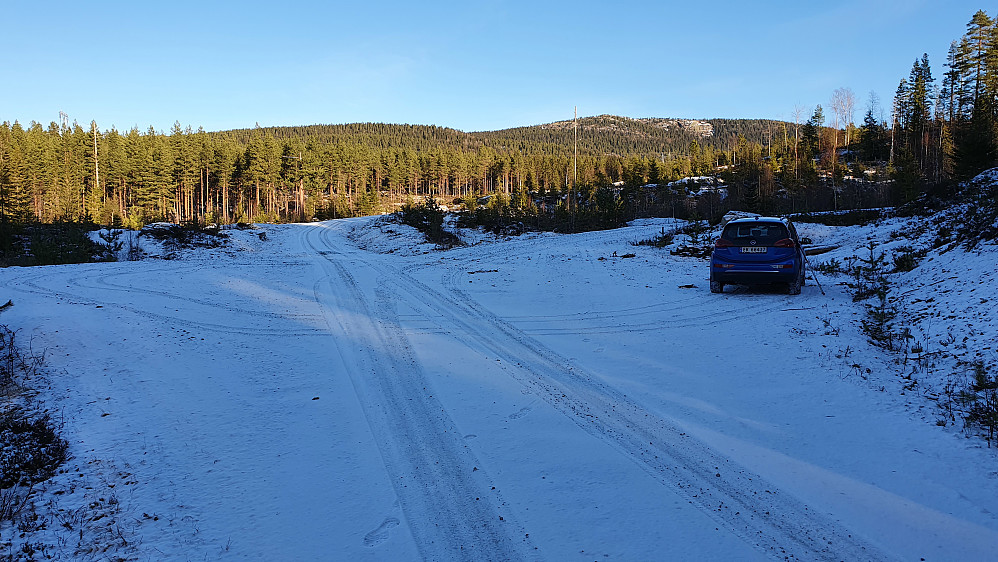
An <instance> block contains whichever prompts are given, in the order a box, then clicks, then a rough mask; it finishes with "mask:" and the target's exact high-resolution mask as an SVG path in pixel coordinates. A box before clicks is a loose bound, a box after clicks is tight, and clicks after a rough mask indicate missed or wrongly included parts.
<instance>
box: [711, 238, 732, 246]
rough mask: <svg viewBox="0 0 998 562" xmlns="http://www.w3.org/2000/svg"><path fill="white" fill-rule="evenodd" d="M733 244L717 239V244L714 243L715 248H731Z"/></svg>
mask: <svg viewBox="0 0 998 562" xmlns="http://www.w3.org/2000/svg"><path fill="white" fill-rule="evenodd" d="M733 246H734V244H732V243H731V241H730V240H725V239H724V238H718V239H717V242H714V247H715V248H731V247H733Z"/></svg>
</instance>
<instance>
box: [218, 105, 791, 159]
mask: <svg viewBox="0 0 998 562" xmlns="http://www.w3.org/2000/svg"><path fill="white" fill-rule="evenodd" d="M784 125H785V124H784V123H783V122H781V121H772V120H765V119H703V120H694V119H667V118H643V119H634V118H630V117H619V116H615V115H600V116H596V117H582V118H580V119H579V120H578V143H579V152H580V153H583V154H591V155H619V156H628V155H637V154H641V155H650V154H666V153H669V154H688V152H689V147H690V144H691V143H692V142H693V141H694V140H695V141H697V142H698V143H699V144H700V145H701V146H707V145H710V146H714V147H715V148H718V149H721V150H725V149H728V148H730V147H732V146H734V145H735V144H736V143H737V140H738V137H739V136H743V137H745V139H746V140H747V141H749V142H751V143H758V144H760V145H768V144H770V142H771V140H772V137H773V136H775V135H777V134H779V135H782V134H783V130H784ZM261 132H262V133H264V134H267V135H272V136H273V137H274V138H275V139H277V140H278V141H283V140H292V139H294V140H298V141H301V142H303V143H305V144H307V143H309V142H312V143H316V144H337V143H350V144H360V145H366V146H370V147H372V148H379V149H389V148H392V149H407V150H417V151H427V150H433V149H438V148H444V147H446V148H455V149H460V150H464V151H469V150H470V151H474V150H477V149H478V148H480V147H491V148H494V149H498V150H501V151H505V150H513V151H516V152H519V153H521V154H532V153H543V154H564V153H566V152H571V151H572V150H573V147H574V144H575V130H574V123H573V121H572V120H567V121H558V122H555V123H547V124H543V125H533V126H529V127H516V128H512V129H503V130H498V131H480V132H470V133H468V132H463V131H459V130H456V129H451V128H447V127H438V126H432V125H397V124H385V123H350V124H345V125H307V126H296V127H260V128H256V129H237V130H231V131H222V132H218V133H212V134H214V135H217V136H221V137H229V138H232V139H233V140H235V141H237V142H239V143H240V144H243V145H245V144H248V143H249V142H250V140H251V139H252V137H253V136H254V134H259V133H261Z"/></svg>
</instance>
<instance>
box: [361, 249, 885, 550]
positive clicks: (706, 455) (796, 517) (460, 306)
mask: <svg viewBox="0 0 998 562" xmlns="http://www.w3.org/2000/svg"><path fill="white" fill-rule="evenodd" d="M359 259H362V258H359ZM368 266H370V267H374V268H375V269H378V270H380V272H381V277H380V282H381V283H384V284H390V285H393V286H394V287H395V289H396V290H397V291H400V292H402V293H408V294H409V296H410V300H411V302H413V303H421V305H422V306H424V307H425V308H427V309H428V313H429V314H430V315H433V316H434V317H435V319H436V321H437V322H439V323H440V324H441V325H442V326H447V327H449V331H451V332H452V333H454V334H460V337H461V341H464V342H467V341H474V342H476V344H477V346H478V347H479V349H480V350H483V352H484V353H487V354H489V355H495V356H498V357H500V358H501V359H502V361H503V363H504V364H505V365H507V367H509V368H508V370H507V372H509V373H510V374H511V375H512V376H513V377H514V378H515V379H516V380H518V381H519V382H520V383H521V384H523V385H524V386H526V387H527V388H529V389H530V390H531V391H532V392H533V393H534V394H536V395H537V396H539V397H541V398H542V399H544V400H545V401H546V402H548V403H549V404H550V405H551V406H553V407H554V408H555V409H557V410H558V411H560V412H562V413H563V414H564V415H566V416H568V417H569V418H570V419H572V420H573V421H574V422H575V423H576V424H577V425H579V426H580V427H581V428H582V429H584V430H585V431H587V432H588V433H590V434H591V435H594V436H596V437H597V438H599V439H601V440H604V441H606V442H607V443H609V444H610V445H612V446H613V447H615V448H616V449H617V450H619V451H621V452H622V453H624V454H626V455H628V456H629V457H630V458H631V459H632V460H634V461H635V462H636V463H638V465H639V466H641V467H642V468H643V469H644V470H645V471H647V472H648V473H650V474H651V475H652V476H654V477H655V478H656V479H657V480H658V481H659V482H661V483H662V484H663V485H665V486H667V487H669V488H670V489H672V490H673V491H675V492H677V493H679V494H680V495H681V496H683V497H685V498H686V499H687V500H688V501H689V502H690V504H692V505H695V506H696V507H698V508H699V509H700V510H701V511H703V512H704V513H705V514H707V515H708V516H709V517H711V518H712V519H713V520H714V521H716V522H717V523H718V524H720V525H723V526H724V527H726V528H727V529H729V530H730V531H731V532H733V533H734V534H736V535H737V536H740V537H741V538H742V539H743V540H745V541H746V542H747V543H748V544H750V545H752V546H754V547H756V548H757V549H759V550H761V551H763V552H766V553H768V554H770V555H772V556H774V557H780V558H785V559H803V560H885V559H888V558H887V556H886V555H884V554H883V553H882V552H880V551H879V550H878V549H877V548H876V547H875V546H873V545H872V544H870V543H868V542H867V541H865V540H864V539H862V538H860V537H857V536H854V535H853V534H851V533H850V531H849V530H848V529H845V528H843V527H841V526H840V525H838V524H837V523H836V522H834V521H832V520H831V519H830V518H829V517H828V516H824V515H822V514H819V513H816V512H814V511H813V510H811V509H810V508H809V507H808V506H807V505H806V504H804V503H802V502H801V501H799V500H798V499H797V498H796V497H794V496H793V495H790V494H787V493H784V492H782V491H781V490H779V489H778V488H777V487H776V486H774V485H773V484H771V483H769V482H767V481H765V480H764V479H763V478H762V477H760V476H759V475H757V474H754V473H752V472H751V471H749V470H747V469H745V468H744V467H742V466H740V465H738V464H737V463H735V462H733V461H731V460H730V459H728V458H727V457H725V456H724V455H722V454H719V453H718V452H716V451H714V450H712V449H711V448H710V447H708V446H706V445H705V444H703V443H701V442H700V441H698V440H696V439H694V438H692V437H690V436H688V435H686V434H685V433H684V432H682V431H681V430H680V429H679V428H678V427H677V426H675V425H673V424H672V423H671V422H669V421H668V420H665V419H662V418H660V417H658V416H656V415H655V414H653V413H651V412H648V411H647V410H645V409H644V408H642V407H641V406H640V405H639V404H637V403H635V402H634V401H632V400H631V399H629V398H628V397H627V396H626V395H624V394H623V393H621V392H620V391H618V390H616V389H614V388H613V387H611V386H608V385H606V384H605V383H603V382H601V381H600V380H599V379H598V377H596V376H595V375H592V374H590V373H587V372H586V371H585V370H583V369H581V368H579V367H577V366H575V365H573V364H572V363H571V362H570V361H568V360H567V359H565V358H563V357H560V356H559V355H558V354H557V353H555V352H554V351H553V350H551V349H548V348H547V347H545V346H544V345H543V344H541V343H540V342H538V341H536V340H534V339H533V338H531V337H529V336H528V335H526V334H524V333H523V332H521V331H520V330H518V329H516V328H515V327H513V326H512V325H510V324H509V323H507V322H505V321H504V320H502V319H501V318H499V317H498V316H496V315H495V314H492V313H491V312H489V311H488V310H486V309H484V308H483V307H481V306H480V305H478V304H477V303H476V302H475V301H474V300H473V299H472V298H471V297H470V296H469V295H467V294H466V293H464V292H462V291H460V290H457V289H453V288H452V294H451V295H448V294H443V293H441V292H439V291H437V290H435V289H433V288H431V287H429V286H427V285H426V284H424V283H422V282H421V281H419V280H417V279H415V278H413V277H410V276H409V275H407V274H406V273H405V272H403V271H400V270H397V269H394V268H390V267H388V266H386V265H378V264H373V263H368ZM727 318H730V317H727ZM712 321H713V320H711V321H708V322H704V324H709V323H710V322H712Z"/></svg>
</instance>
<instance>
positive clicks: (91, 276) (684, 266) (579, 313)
mask: <svg viewBox="0 0 998 562" xmlns="http://www.w3.org/2000/svg"><path fill="white" fill-rule="evenodd" d="M912 220H916V219H912ZM906 224H907V223H905V222H904V221H898V222H896V223H893V224H887V225H880V226H876V227H851V228H832V227H823V226H818V225H799V228H800V230H801V235H802V236H809V237H811V238H813V239H814V241H815V244H826V245H829V246H837V247H838V249H837V250H835V251H834V252H833V253H832V254H829V255H828V256H823V257H822V258H821V259H826V258H828V257H829V256H838V257H839V259H844V258H845V257H847V256H850V255H856V254H861V252H862V251H863V250H862V248H863V246H864V245H865V244H866V243H867V240H869V239H877V240H879V242H878V243H884V244H888V242H889V233H890V232H891V231H892V230H894V229H898V228H906V226H905V225H906ZM671 226H672V221H669V220H645V221H636V222H634V223H632V225H631V226H629V227H627V228H622V229H618V230H613V231H606V232H594V233H585V234H576V235H557V234H533V235H526V236H523V237H519V238H513V239H504V240H498V239H495V238H492V237H490V236H487V235H481V234H478V235H477V238H476V239H474V241H475V242H477V243H475V244H473V245H469V246H467V247H462V248H457V249H453V250H450V251H446V252H441V251H434V250H433V249H432V246H430V245H426V244H420V243H419V235H418V233H416V232H415V231H413V230H411V229H409V228H407V227H403V226H399V225H393V224H390V223H386V222H384V221H383V220H382V219H375V218H366V219H351V220H339V221H330V222H324V223H315V224H299V225H282V226H265V227H260V228H261V229H262V230H260V231H245V232H239V231H233V240H232V243H231V245H230V246H229V247H228V248H220V249H213V250H201V251H188V252H186V253H181V255H179V256H174V257H177V259H169V260H168V259H146V260H143V261H136V262H118V263H101V264H87V265H71V266H52V267H36V268H9V269H4V270H0V284H2V286H3V287H4V289H5V294H4V296H3V297H2V298H0V300H6V299H7V298H11V299H13V301H14V303H15V306H14V307H12V308H11V309H9V310H7V311H6V312H4V314H3V317H2V320H3V322H4V323H6V324H8V325H9V326H11V327H12V328H15V329H18V330H20V332H19V334H20V337H21V339H22V340H30V344H31V347H32V349H33V350H35V351H36V352H44V354H45V357H46V362H47V363H46V364H47V373H48V375H47V377H48V379H47V380H48V385H49V387H50V388H48V389H46V390H45V395H46V396H48V398H47V399H46V400H47V405H48V407H49V408H50V409H51V411H52V412H54V413H55V415H56V417H57V418H58V419H60V420H62V421H63V424H64V426H63V431H64V434H65V436H66V438H67V439H68V440H69V441H70V443H71V452H72V454H73V457H74V458H73V459H72V460H71V461H70V463H68V464H67V467H66V468H67V470H66V471H64V473H62V474H60V475H58V476H57V477H56V478H54V479H52V480H51V481H49V482H47V483H46V484H45V486H44V489H43V490H39V491H38V492H37V493H38V494H41V496H40V497H46V498H49V499H50V500H51V501H50V503H49V504H48V506H49V507H48V508H49V509H50V510H51V512H52V513H61V514H62V515H57V516H55V517H56V519H55V521H56V524H53V525H50V526H49V528H48V529H43V530H39V531H37V533H36V535H34V537H35V539H36V540H41V541H42V542H44V541H48V543H49V544H52V545H63V546H64V547H65V548H66V551H65V552H64V553H63V554H62V555H63V556H64V557H66V558H72V557H74V556H78V557H81V558H87V557H91V558H95V559H103V558H104V557H106V556H110V555H111V553H113V554H114V556H123V557H126V558H132V559H140V560H159V559H177V560H184V559H190V560H195V559H196V560H202V559H247V558H248V559H258V560H321V559H327V560H330V559H339V560H420V559H425V560H450V559H467V560H519V559H527V560H580V561H581V560H600V561H603V560H755V559H758V560H763V559H773V558H778V559H783V558H790V559H801V560H833V559H834V560H892V559H900V560H919V559H925V560H988V559H991V560H993V559H995V556H998V554H996V545H998V477H996V476H998V474H996V456H995V454H994V450H993V449H991V450H989V449H987V448H986V444H985V442H984V441H983V440H981V439H979V438H977V437H976V436H970V437H968V436H966V435H965V434H964V433H963V432H962V431H960V429H959V428H958V427H954V426H953V424H949V425H947V426H946V427H941V426H939V425H937V424H936V423H935V421H936V417H937V415H938V414H937V413H936V412H935V411H934V410H933V401H932V400H931V396H930V394H929V393H928V392H921V391H920V388H916V387H914V386H913V385H912V384H911V381H910V379H906V378H904V376H906V375H910V373H909V371H911V370H912V369H911V367H910V366H909V364H907V363H903V362H901V360H900V359H899V358H898V357H897V356H896V354H892V353H889V352H886V351H884V350H881V349H879V348H876V347H873V346H872V345H870V343H868V341H867V338H866V337H865V336H864V335H863V334H862V333H861V331H860V330H859V327H858V324H859V318H860V315H861V314H862V311H863V306H862V304H857V303H853V302H852V298H851V295H850V294H849V291H848V288H847V287H845V286H844V285H843V284H842V281H843V280H842V279H836V278H833V277H827V276H826V277H819V278H818V279H819V281H821V282H822V287H823V289H824V291H825V293H826V294H825V295H823V294H822V293H821V292H820V291H819V288H818V287H817V286H816V285H815V283H814V282H813V281H812V280H810V279H809V281H808V284H807V285H806V286H805V287H804V291H803V294H802V295H800V296H788V295H786V294H783V293H782V292H781V291H778V290H772V289H768V288H744V287H741V288H739V287H735V288H729V289H726V290H725V293H724V294H721V295H716V294H711V293H710V292H709V290H708V283H707V279H706V277H707V265H706V262H705V261H703V260H701V259H695V258H686V257H679V256H673V255H670V254H669V252H668V251H667V250H662V249H656V248H653V247H649V246H634V245H632V243H633V242H635V241H638V240H643V239H648V238H651V237H653V236H655V235H656V234H658V233H660V231H661V229H663V228H666V229H668V228H670V227H671ZM908 226H910V225H908ZM260 232H265V233H266V236H265V237H261V236H259V233H260ZM467 234H468V233H465V235H466V236H467ZM146 243H147V244H151V243H149V242H146ZM147 253H149V254H152V255H156V252H155V249H154V248H152V247H150V248H147ZM629 254H634V255H633V257H629ZM996 256H998V253H996V252H995V251H994V246H989V247H986V248H984V249H981V250H978V251H977V252H970V253H967V252H963V251H962V250H954V251H952V252H949V253H945V254H942V253H937V254H933V255H932V256H930V258H928V259H927V262H926V263H923V265H922V266H921V267H920V268H919V269H917V270H916V271H915V272H912V273H909V274H906V275H908V276H909V278H906V279H908V280H907V281H906V284H905V286H904V287H903V288H901V289H897V291H898V292H899V293H900V292H901V291H908V292H907V293H906V294H905V298H906V299H907V301H908V302H909V304H910V308H911V312H910V313H911V315H912V316H913V317H918V318H920V319H921V320H922V321H923V322H922V323H921V324H919V326H922V330H921V331H919V332H918V337H919V338H921V339H922V340H924V342H925V344H926V345H925V347H932V346H937V345H936V342H937V341H942V340H943V339H944V338H947V337H949V335H950V334H952V333H953V332H954V331H955V332H956V336H958V337H963V336H964V335H967V337H969V338H971V339H970V340H963V341H964V343H965V351H966V353H967V354H969V355H968V358H971V357H970V356H972V355H973V354H974V353H975V352H976V353H978V354H979V353H984V356H985V358H986V359H989V360H993V359H994V351H992V350H993V347H987V348H986V349H985V348H984V346H992V345H993V342H994V341H995V339H996V337H998V327H996V326H995V320H994V315H993V314H991V313H982V312H981V311H988V310H990V308H987V307H986V308H981V306H986V305H984V304H983V303H982V301H985V300H986V299H988V300H992V299H994V298H995V297H994V295H995V289H996V287H998V279H996V276H995V274H994V270H995V269H994V268H995V263H996V259H995V258H996ZM817 259H819V258H817V257H815V258H812V260H817ZM919 271H922V272H930V273H927V274H923V275H921V276H919V274H918V273H917V272H919ZM967 271H971V272H973V276H974V278H973V279H970V280H967V279H963V280H961V278H960V276H961V275H962V274H963V273H964V272H967ZM966 281H974V282H978V281H979V282H980V283H981V285H980V286H979V289H978V286H977V285H971V284H968V283H967V282H966ZM975 289H977V290H978V292H972V291H973V290H975ZM932 295H935V296H936V297H937V298H935V299H934V300H932V301H928V299H929V298H930V297H931V296H932ZM947 317H948V318H947ZM925 319H934V322H929V323H925V322H924V320H925ZM967 326H970V328H969V331H970V332H972V333H971V334H967V332H968V328H967ZM958 337H957V338H955V340H956V339H958ZM967 341H969V342H970V345H969V346H968V345H966V342H967ZM954 346H955V344H954ZM937 347H938V346H937ZM973 350H976V351H973ZM988 354H990V355H988ZM917 375H918V376H919V377H928V378H931V373H922V372H919V373H917ZM931 383H932V381H931V380H926V381H925V382H924V383H923V384H924V385H925V386H927V387H931V385H932V384H931ZM941 384H942V383H941V382H940V383H939V385H941ZM110 500H113V501H110ZM109 505H111V506H112V507H108V506H109ZM88 506H90V507H89V508H90V509H91V511H87V507H88ZM101 509H103V510H104V511H105V512H107V513H109V516H108V518H109V519H113V521H114V524H113V525H111V526H105V527H100V525H99V522H90V519H88V518H87V517H85V516H83V515H81V516H80V520H79V521H77V520H72V521H69V522H68V523H67V525H62V526H60V525H59V524H58V521H63V519H60V517H62V518H65V517H67V516H66V515H65V514H67V513H72V514H78V515H79V514H87V513H93V511H92V510H98V512H99V510H101ZM59 510H62V511H59ZM83 519H86V521H83ZM64 522H65V521H64ZM66 529H72V533H69V532H68V531H66ZM77 530H79V536H77V534H76V533H77ZM60 533H65V534H64V535H60ZM85 533H86V534H87V535H89V536H85ZM16 534H17V533H16V531H15V530H14V529H12V528H11V527H10V526H9V525H8V526H7V527H5V528H3V529H2V535H0V536H2V539H3V540H4V541H11V540H13V541H14V544H15V545H16V544H19V543H17V540H18V539H17V538H16ZM87 540H89V541H91V542H97V543H100V544H104V545H110V546H109V547H108V548H110V549H111V550H107V551H106V552H96V551H89V552H87V551H85V550H82V549H81V548H82V547H80V546H79V545H80V544H83V543H86V542H87ZM12 548H13V547H12ZM74 548H76V549H77V550H76V552H75V553H74V552H73V549H74ZM49 552H50V553H53V552H54V553H55V554H57V555H58V554H59V553H58V552H57V551H53V550H52V549H50V550H49Z"/></svg>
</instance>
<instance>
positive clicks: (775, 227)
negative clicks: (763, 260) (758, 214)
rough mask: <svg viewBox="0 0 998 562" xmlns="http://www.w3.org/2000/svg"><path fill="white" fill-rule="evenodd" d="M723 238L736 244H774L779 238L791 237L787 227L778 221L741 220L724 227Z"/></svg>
mask: <svg viewBox="0 0 998 562" xmlns="http://www.w3.org/2000/svg"><path fill="white" fill-rule="evenodd" d="M721 238H724V239H725V240H727V241H729V242H731V243H732V244H734V245H735V246H751V245H753V244H752V241H753V240H754V241H755V244H754V245H756V246H772V245H773V244H775V243H776V241H777V240H783V239H784V238H790V234H789V233H788V232H787V227H786V226H784V225H783V224H781V223H776V222H761V223H759V222H741V223H732V224H728V225H727V226H725V227H724V232H722V233H721Z"/></svg>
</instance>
